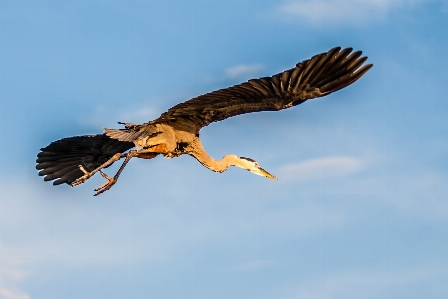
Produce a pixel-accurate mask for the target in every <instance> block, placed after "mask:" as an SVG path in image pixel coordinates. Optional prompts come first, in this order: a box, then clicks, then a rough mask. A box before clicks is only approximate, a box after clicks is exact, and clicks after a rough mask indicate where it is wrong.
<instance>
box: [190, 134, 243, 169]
mask: <svg viewBox="0 0 448 299" xmlns="http://www.w3.org/2000/svg"><path fill="white" fill-rule="evenodd" d="M190 146H191V147H190V148H191V149H192V150H190V151H189V154H190V155H191V156H193V157H195V158H196V160H198V161H199V162H200V163H201V164H202V165H204V166H205V167H207V168H208V169H210V170H213V171H216V172H224V171H226V170H227V168H229V166H239V167H241V165H240V164H241V163H240V159H239V158H238V157H237V156H235V155H227V156H225V157H224V158H222V160H215V159H213V158H212V157H210V156H209V155H208V154H207V152H206V151H205V149H204V148H203V147H202V144H201V141H200V140H199V138H197V139H195V140H194V141H193V142H192V143H191V144H190Z"/></svg>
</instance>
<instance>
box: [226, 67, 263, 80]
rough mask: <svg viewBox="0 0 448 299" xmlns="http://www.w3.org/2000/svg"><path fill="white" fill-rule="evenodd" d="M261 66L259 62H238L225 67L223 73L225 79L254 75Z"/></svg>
mask: <svg viewBox="0 0 448 299" xmlns="http://www.w3.org/2000/svg"><path fill="white" fill-rule="evenodd" d="M263 68H264V67H263V65H261V64H239V65H236V66H232V67H229V68H227V69H226V70H225V72H224V74H225V77H226V78H227V79H236V78H241V77H249V76H255V75H256V74H257V73H258V72H259V71H261V70H262V69H263Z"/></svg>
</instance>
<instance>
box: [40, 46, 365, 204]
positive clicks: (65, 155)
mask: <svg viewBox="0 0 448 299" xmlns="http://www.w3.org/2000/svg"><path fill="white" fill-rule="evenodd" d="M361 55H362V52H361V51H356V52H353V49H352V48H345V49H342V50H341V47H335V48H333V49H331V50H329V51H327V52H324V53H320V54H317V55H315V56H313V57H312V58H310V59H307V60H304V61H302V62H299V63H297V64H296V66H295V67H293V68H291V69H288V70H286V71H284V72H281V73H278V74H276V75H273V76H271V77H262V78H259V79H251V80H248V81H246V82H244V83H241V84H238V85H234V86H232V87H228V88H224V89H219V90H216V91H213V92H210V93H206V94H204V95H201V96H198V97H195V98H192V99H190V100H188V101H185V102H183V103H180V104H177V105H175V106H173V107H172V108H170V109H168V111H166V112H164V113H162V114H161V115H160V116H159V117H158V118H156V119H154V120H152V121H149V122H147V123H143V124H132V123H123V122H119V124H121V125H124V128H121V129H108V128H105V129H104V133H103V134H96V135H85V136H74V137H68V138H63V139H60V140H58V141H54V142H52V143H50V144H49V145H48V146H46V147H44V148H41V150H40V152H39V153H38V155H37V160H36V163H37V165H36V169H37V170H40V171H39V175H40V176H45V177H44V181H53V185H60V184H64V183H66V184H68V185H70V186H72V187H74V186H77V185H80V184H82V183H84V182H85V181H87V180H88V179H89V178H90V177H92V176H93V175H94V174H96V173H98V172H99V173H100V174H101V175H102V176H103V177H104V178H105V179H106V182H105V183H104V184H102V185H101V186H99V187H98V188H96V189H95V190H94V191H95V192H96V193H94V196H97V195H99V194H101V193H103V192H105V191H107V190H109V189H110V188H111V187H112V186H113V185H114V184H115V183H116V182H117V180H118V177H119V176H120V174H121V172H122V171H123V169H124V168H125V166H126V165H127V163H128V162H129V160H130V159H131V158H133V157H136V158H142V159H153V158H155V157H156V156H158V155H163V156H165V157H167V158H174V157H179V156H181V155H185V154H186V155H190V156H192V157H194V158H196V160H198V161H199V162H200V163H201V164H202V165H203V166H205V167H206V168H208V169H210V170H212V171H215V172H224V171H226V170H227V169H228V168H229V167H230V166H236V167H239V168H242V169H245V170H248V171H250V172H251V173H253V174H256V175H260V176H264V177H267V178H270V179H277V178H276V177H275V176H274V175H272V174H270V173H269V172H267V171H266V170H264V169H263V168H261V167H260V165H259V164H258V162H256V161H255V160H253V159H251V158H246V157H239V156H237V155H234V154H229V155H226V156H224V157H223V158H222V159H221V160H215V159H213V158H212V157H210V156H209V155H208V154H207V152H206V151H205V149H204V148H203V146H202V144H201V141H200V138H199V131H200V130H201V128H203V127H205V126H207V125H209V124H211V123H213V122H217V121H221V120H225V119H227V118H229V117H232V116H237V115H240V114H245V113H251V112H260V111H279V110H283V109H287V108H291V107H294V106H297V105H299V104H302V103H304V102H305V101H307V100H309V99H314V98H318V97H323V96H327V95H329V94H331V93H333V92H335V91H337V90H340V89H342V88H344V87H347V86H348V85H350V84H352V83H354V82H355V81H357V80H358V79H359V78H361V77H362V76H363V75H364V74H365V73H366V72H367V71H368V70H369V69H370V68H371V67H372V66H373V64H366V65H363V64H364V63H365V61H366V60H367V57H366V56H363V57H362V56H361ZM120 159H124V162H123V163H122V164H121V166H120V168H119V169H118V171H117V173H116V174H115V175H114V176H113V177H110V176H108V175H107V174H106V173H105V172H104V171H103V170H104V169H105V168H107V167H109V166H110V165H112V164H113V163H115V162H117V161H118V160H120Z"/></svg>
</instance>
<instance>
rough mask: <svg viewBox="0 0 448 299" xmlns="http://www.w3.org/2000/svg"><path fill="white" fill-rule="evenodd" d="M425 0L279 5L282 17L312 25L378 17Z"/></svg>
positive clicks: (308, 0)
mask: <svg viewBox="0 0 448 299" xmlns="http://www.w3.org/2000/svg"><path fill="white" fill-rule="evenodd" d="M423 1H425V0H303V1H288V2H286V3H284V4H282V5H281V6H280V7H279V9H278V13H279V14H280V16H281V17H282V19H284V18H286V19H287V20H305V21H306V22H308V23H311V24H313V25H321V24H335V23H336V24H360V23H368V22H372V21H376V20H381V19H383V18H384V17H386V16H387V14H388V13H389V12H390V10H392V9H396V8H400V7H403V6H410V5H413V4H416V3H420V2H423Z"/></svg>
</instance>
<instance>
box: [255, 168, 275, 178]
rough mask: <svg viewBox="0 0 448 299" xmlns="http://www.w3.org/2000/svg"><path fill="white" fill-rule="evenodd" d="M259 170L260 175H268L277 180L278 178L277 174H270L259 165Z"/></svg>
mask: <svg viewBox="0 0 448 299" xmlns="http://www.w3.org/2000/svg"><path fill="white" fill-rule="evenodd" d="M258 170H259V173H257V174H258V175H262V176H265V177H267V178H269V179H273V180H277V178H276V177H275V176H273V175H272V174H270V173H269V172H267V171H266V170H264V169H263V168H261V167H259V168H258Z"/></svg>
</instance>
